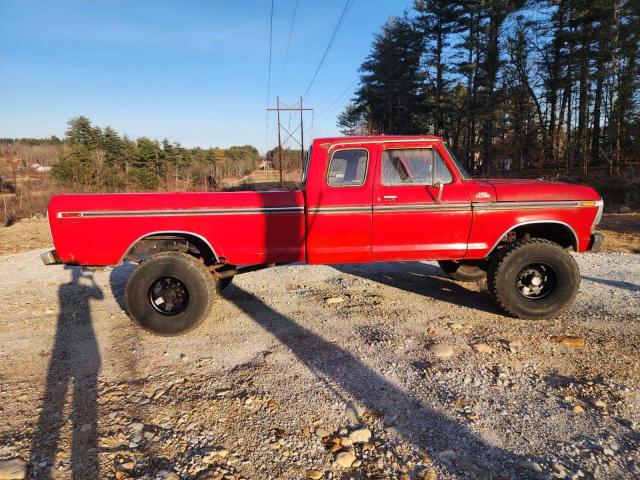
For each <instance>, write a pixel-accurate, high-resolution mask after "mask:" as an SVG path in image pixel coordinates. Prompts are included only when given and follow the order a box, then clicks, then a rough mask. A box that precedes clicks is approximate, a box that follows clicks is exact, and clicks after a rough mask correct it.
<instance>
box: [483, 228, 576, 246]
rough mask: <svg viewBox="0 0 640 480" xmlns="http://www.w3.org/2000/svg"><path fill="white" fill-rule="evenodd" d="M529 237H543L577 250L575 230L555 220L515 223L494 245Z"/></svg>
mask: <svg viewBox="0 0 640 480" xmlns="http://www.w3.org/2000/svg"><path fill="white" fill-rule="evenodd" d="M530 238H543V239H545V240H549V241H551V242H553V243H557V244H558V245H560V246H561V247H563V248H573V250H574V251H576V252H577V251H578V238H577V237H576V234H575V232H574V231H573V230H572V229H571V227H569V226H568V225H566V224H564V223H557V222H536V223H526V224H522V225H517V226H515V227H513V228H512V229H511V230H509V231H508V232H507V233H506V234H505V235H504V236H503V237H502V238H501V239H500V241H499V242H498V245H496V247H498V246H499V245H503V244H505V243H513V242H515V241H516V240H522V239H524V240H526V239H530ZM494 250H495V248H494Z"/></svg>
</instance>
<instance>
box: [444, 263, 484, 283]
mask: <svg viewBox="0 0 640 480" xmlns="http://www.w3.org/2000/svg"><path fill="white" fill-rule="evenodd" d="M438 265H440V268H441V269H442V270H443V271H444V272H445V273H446V274H447V275H449V276H450V277H451V278H453V279H454V280H459V281H461V282H480V281H481V280H484V278H485V277H486V276H487V272H485V271H484V270H483V269H482V268H480V267H479V266H478V265H471V264H468V263H460V262H455V261H453V260H438Z"/></svg>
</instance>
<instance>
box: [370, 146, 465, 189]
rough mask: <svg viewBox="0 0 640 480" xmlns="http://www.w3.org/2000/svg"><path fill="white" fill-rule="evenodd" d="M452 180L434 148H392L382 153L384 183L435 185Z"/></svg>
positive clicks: (388, 184)
mask: <svg viewBox="0 0 640 480" xmlns="http://www.w3.org/2000/svg"><path fill="white" fill-rule="evenodd" d="M434 168H435V170H434ZM452 181H453V178H452V177H451V172H449V169H448V168H447V166H446V165H445V164H444V161H443V160H442V157H441V156H440V154H439V153H438V152H437V150H435V149H433V148H403V149H391V150H385V151H384V152H383V154H382V184H383V185H387V186H397V185H435V184H437V183H442V184H445V183H451V182H452Z"/></svg>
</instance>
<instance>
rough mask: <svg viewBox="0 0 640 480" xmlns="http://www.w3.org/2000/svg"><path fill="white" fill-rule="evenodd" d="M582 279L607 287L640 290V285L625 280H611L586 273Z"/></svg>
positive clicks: (631, 290)
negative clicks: (589, 275)
mask: <svg viewBox="0 0 640 480" xmlns="http://www.w3.org/2000/svg"><path fill="white" fill-rule="evenodd" d="M582 279H583V280H586V281H588V282H593V283H599V284H601V285H605V286H607V287H615V288H620V289H622V290H628V291H630V292H640V285H636V284H635V283H630V282H625V281H623V280H609V279H608V278H597V277H587V276H585V275H583V276H582Z"/></svg>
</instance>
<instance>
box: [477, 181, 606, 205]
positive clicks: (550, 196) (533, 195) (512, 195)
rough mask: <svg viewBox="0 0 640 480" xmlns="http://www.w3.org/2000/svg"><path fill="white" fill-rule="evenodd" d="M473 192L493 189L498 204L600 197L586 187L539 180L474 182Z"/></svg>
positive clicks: (596, 198)
mask: <svg viewBox="0 0 640 480" xmlns="http://www.w3.org/2000/svg"><path fill="white" fill-rule="evenodd" d="M472 182H473V183H474V184H475V185H474V186H473V190H476V191H477V190H478V189H481V188H483V187H484V188H485V189H486V188H487V187H489V186H490V187H492V188H493V192H491V193H493V194H494V195H495V201H498V202H541V201H549V200H599V199H600V195H599V194H598V192H596V191H595V190H594V189H593V188H591V187H588V186H586V185H575V184H572V183H564V182H554V181H550V180H537V179H522V180H521V179H517V180H516V179H498V178H496V179H483V180H473V181H472Z"/></svg>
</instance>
